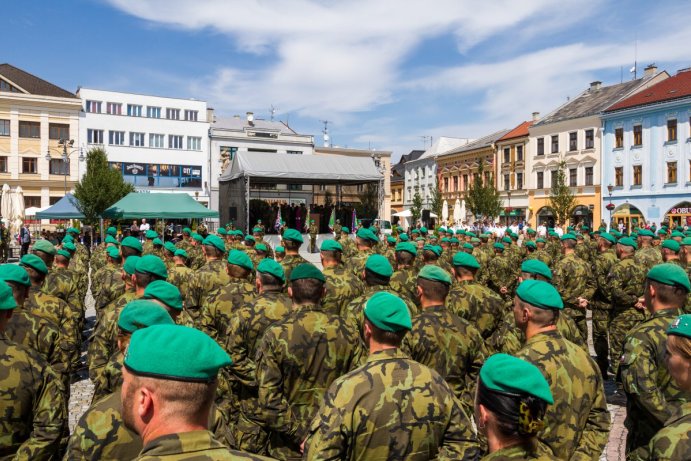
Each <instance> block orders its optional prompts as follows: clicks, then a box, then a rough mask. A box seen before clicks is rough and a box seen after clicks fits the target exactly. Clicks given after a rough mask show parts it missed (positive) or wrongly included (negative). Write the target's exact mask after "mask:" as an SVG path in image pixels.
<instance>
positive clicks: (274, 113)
mask: <svg viewBox="0 0 691 461" xmlns="http://www.w3.org/2000/svg"><path fill="white" fill-rule="evenodd" d="M277 111H278V109H276V108H275V107H274V105H273V104H271V121H272V122H273V121H274V115H276V112H277Z"/></svg>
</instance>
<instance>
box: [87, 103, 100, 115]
mask: <svg viewBox="0 0 691 461" xmlns="http://www.w3.org/2000/svg"><path fill="white" fill-rule="evenodd" d="M86 111H87V112H91V113H94V114H100V113H101V101H88V100H87V101H86Z"/></svg>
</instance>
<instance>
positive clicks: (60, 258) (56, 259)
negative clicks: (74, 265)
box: [55, 255, 70, 264]
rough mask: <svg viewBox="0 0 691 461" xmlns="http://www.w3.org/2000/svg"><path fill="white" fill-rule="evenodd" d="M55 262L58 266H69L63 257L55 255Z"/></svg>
mask: <svg viewBox="0 0 691 461" xmlns="http://www.w3.org/2000/svg"><path fill="white" fill-rule="evenodd" d="M55 261H56V262H58V263H60V264H69V263H70V260H69V259H67V258H65V257H64V256H63V255H55Z"/></svg>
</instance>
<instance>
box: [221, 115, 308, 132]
mask: <svg viewBox="0 0 691 461" xmlns="http://www.w3.org/2000/svg"><path fill="white" fill-rule="evenodd" d="M212 128H221V129H226V130H237V131H243V130H258V131H263V130H265V131H278V132H280V133H281V134H297V133H296V132H295V131H294V130H293V129H291V128H290V127H289V126H288V125H286V124H285V123H283V122H281V121H275V120H263V119H260V118H255V119H254V121H253V122H252V125H250V123H249V122H248V121H247V119H246V118H242V117H231V118H219V119H217V121H216V123H214V124H213V126H212Z"/></svg>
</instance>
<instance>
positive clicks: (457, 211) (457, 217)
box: [453, 199, 463, 226]
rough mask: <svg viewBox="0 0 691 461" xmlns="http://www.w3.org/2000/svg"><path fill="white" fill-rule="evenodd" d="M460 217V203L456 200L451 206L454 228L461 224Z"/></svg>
mask: <svg viewBox="0 0 691 461" xmlns="http://www.w3.org/2000/svg"><path fill="white" fill-rule="evenodd" d="M462 219H463V218H462V215H461V201H460V200H458V199H456V203H454V205H453V223H454V225H455V226H458V225H459V224H460V223H461V220H462Z"/></svg>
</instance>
